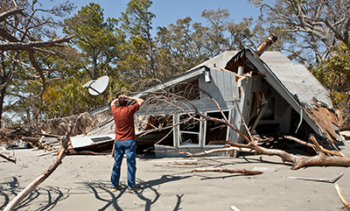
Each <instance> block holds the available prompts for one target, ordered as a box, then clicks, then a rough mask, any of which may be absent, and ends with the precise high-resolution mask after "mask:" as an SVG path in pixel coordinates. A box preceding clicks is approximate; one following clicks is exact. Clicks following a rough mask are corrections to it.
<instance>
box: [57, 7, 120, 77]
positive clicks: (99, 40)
mask: <svg viewBox="0 0 350 211" xmlns="http://www.w3.org/2000/svg"><path fill="white" fill-rule="evenodd" d="M65 24H66V25H67V26H66V27H64V30H63V31H64V33H66V34H68V35H74V38H73V39H72V43H73V44H74V45H75V46H76V47H77V48H78V49H80V50H81V57H80V58H81V61H80V62H81V64H82V65H83V69H84V70H85V71H86V72H87V73H88V74H89V75H90V77H91V78H92V79H94V80H95V79H97V78H98V77H100V76H102V75H106V74H107V73H108V69H109V68H110V67H109V66H110V65H112V63H117V62H118V61H119V60H120V57H121V53H122V49H123V48H122V45H123V43H124V35H123V33H122V32H121V31H120V30H119V29H118V28H117V24H118V21H117V20H116V19H115V18H107V20H106V21H105V19H104V16H103V9H101V7H100V5H99V4H95V3H92V2H91V3H90V4H89V5H87V6H85V7H82V8H81V10H79V11H78V14H76V15H74V16H73V17H71V18H69V19H66V20H65Z"/></svg>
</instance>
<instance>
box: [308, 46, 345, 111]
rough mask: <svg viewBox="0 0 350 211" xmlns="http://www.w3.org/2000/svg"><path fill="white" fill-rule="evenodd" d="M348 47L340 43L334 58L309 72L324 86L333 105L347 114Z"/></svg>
mask: <svg viewBox="0 0 350 211" xmlns="http://www.w3.org/2000/svg"><path fill="white" fill-rule="evenodd" d="M349 49H350V46H346V45H345V44H344V43H341V44H340V45H338V46H337V48H335V49H334V52H335V53H334V54H335V56H333V57H331V58H329V59H327V60H325V61H324V62H321V63H319V64H317V65H315V66H312V67H311V68H310V71H311V72H312V73H313V74H314V75H315V76H316V78H317V79H318V80H319V81H320V82H321V83H322V84H323V86H325V87H326V88H327V89H328V90H329V92H330V96H331V99H332V101H333V104H334V105H335V106H336V107H337V108H339V109H341V110H343V111H345V112H349V111H350V110H349V108H350V101H349V98H350V52H349Z"/></svg>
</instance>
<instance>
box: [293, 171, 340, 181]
mask: <svg viewBox="0 0 350 211" xmlns="http://www.w3.org/2000/svg"><path fill="white" fill-rule="evenodd" d="M343 175H344V172H342V173H341V174H339V175H337V176H335V177H334V178H332V179H323V178H308V177H289V178H292V179H301V180H309V181H315V182H328V183H335V182H336V181H338V179H340V177H342V176H343Z"/></svg>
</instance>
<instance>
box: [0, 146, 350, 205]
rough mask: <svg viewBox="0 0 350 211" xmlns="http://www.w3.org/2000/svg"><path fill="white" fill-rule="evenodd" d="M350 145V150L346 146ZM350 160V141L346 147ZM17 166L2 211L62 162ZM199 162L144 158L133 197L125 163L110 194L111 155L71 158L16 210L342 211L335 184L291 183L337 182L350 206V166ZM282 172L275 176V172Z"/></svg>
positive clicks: (8, 173)
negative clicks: (297, 167)
mask: <svg viewBox="0 0 350 211" xmlns="http://www.w3.org/2000/svg"><path fill="white" fill-rule="evenodd" d="M346 145H348V147H346ZM341 148H342V150H343V152H344V153H345V154H346V155H350V142H349V141H348V142H345V145H344V146H341ZM15 153H16V157H17V164H14V163H0V174H1V177H0V210H2V209H4V208H5V206H6V204H7V203H9V201H10V200H12V199H13V198H14V197H15V195H16V194H18V193H19V192H20V191H21V190H22V189H23V188H25V187H26V186H27V185H28V184H29V183H31V182H32V181H33V180H34V179H35V178H37V177H38V176H39V175H40V174H41V173H42V172H44V170H46V169H47V168H48V166H50V164H51V163H52V162H53V160H55V158H56V157H55V156H52V155H45V156H38V155H39V154H41V153H43V150H32V149H26V150H15ZM193 159H194V160H195V161H196V163H197V165H174V163H173V162H172V161H181V160H182V161H183V160H188V158H163V159H155V158H142V159H137V168H138V169H137V175H136V177H137V183H138V184H140V185H141V186H142V188H143V190H142V191H140V192H139V193H138V194H135V193H127V192H126V162H125V159H124V163H123V166H122V169H123V170H122V176H121V183H122V185H123V186H124V188H123V189H122V190H120V191H117V192H111V184H110V181H109V178H110V173H111V168H112V165H113V162H114V161H113V159H112V158H111V156H67V157H65V158H64V160H63V163H62V164H61V165H60V166H59V167H58V168H57V170H56V171H55V172H54V173H53V174H52V175H51V176H50V177H49V178H48V179H47V180H45V181H44V182H43V183H42V184H41V185H40V186H39V187H38V188H37V189H36V190H35V191H33V192H32V193H31V194H30V195H29V196H28V197H27V198H26V199H25V200H24V201H22V203H21V204H20V205H19V206H18V207H17V210H53V211H59V210H65V211H66V210H230V207H231V206H235V207H236V208H237V209H238V210H241V211H246V210H254V211H258V210H293V211H294V210H318V211H321V210H327V211H329V210H340V208H341V207H342V206H343V204H342V203H341V201H340V200H339V197H338V194H337V191H336V189H335V188H334V184H333V183H325V182H315V181H305V180H299V179H292V178H290V176H294V177H308V178H329V179H331V178H334V177H335V176H337V175H339V174H340V173H342V172H344V173H345V174H344V176H343V177H341V178H340V179H339V180H338V181H337V184H338V185H339V186H340V188H341V190H342V192H343V195H344V197H345V198H346V199H347V200H348V201H350V182H349V180H350V172H349V168H347V167H307V168H303V169H300V170H297V171H293V170H290V167H291V165H290V164H283V163H282V162H281V159H280V158H279V157H271V156H264V155H263V156H262V155H249V156H245V157H239V158H229V157H198V158H193ZM219 166H221V167H222V168H245V169H248V170H251V169H253V168H254V167H260V168H261V167H264V168H267V169H268V170H270V171H268V172H264V173H263V174H261V175H256V176H243V175H240V174H228V173H221V174H220V173H214V172H205V173H191V170H192V169H194V168H203V167H219ZM272 170H275V171H272Z"/></svg>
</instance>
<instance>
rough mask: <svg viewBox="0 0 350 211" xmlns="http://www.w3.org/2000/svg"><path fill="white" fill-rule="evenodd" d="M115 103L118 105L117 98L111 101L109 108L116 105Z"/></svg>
mask: <svg viewBox="0 0 350 211" xmlns="http://www.w3.org/2000/svg"><path fill="white" fill-rule="evenodd" d="M117 103H118V98H117V99H115V100H113V101H112V102H111V106H112V105H117Z"/></svg>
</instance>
